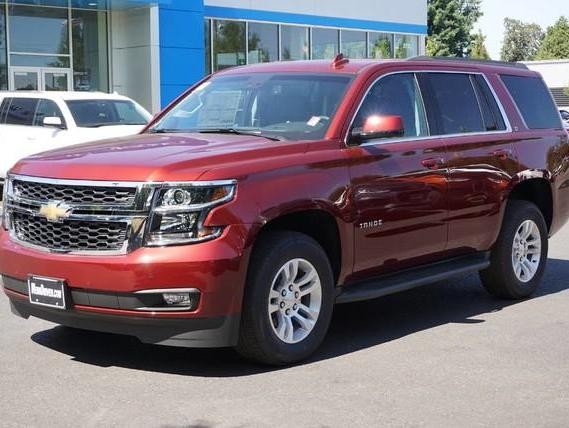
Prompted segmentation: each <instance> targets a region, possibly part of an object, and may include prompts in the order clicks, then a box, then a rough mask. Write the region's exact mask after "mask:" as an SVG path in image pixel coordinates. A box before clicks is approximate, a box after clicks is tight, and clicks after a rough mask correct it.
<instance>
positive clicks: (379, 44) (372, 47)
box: [369, 33, 393, 59]
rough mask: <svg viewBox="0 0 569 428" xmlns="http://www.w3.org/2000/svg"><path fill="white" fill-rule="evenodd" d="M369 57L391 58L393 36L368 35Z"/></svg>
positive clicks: (385, 34)
mask: <svg viewBox="0 0 569 428" xmlns="http://www.w3.org/2000/svg"><path fill="white" fill-rule="evenodd" d="M369 56H370V58H374V59H386V58H393V35H392V34H387V33H369Z"/></svg>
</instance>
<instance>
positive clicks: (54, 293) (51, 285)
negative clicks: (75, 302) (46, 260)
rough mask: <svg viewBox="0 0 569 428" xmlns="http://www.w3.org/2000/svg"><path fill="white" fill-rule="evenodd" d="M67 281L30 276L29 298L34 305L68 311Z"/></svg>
mask: <svg viewBox="0 0 569 428" xmlns="http://www.w3.org/2000/svg"><path fill="white" fill-rule="evenodd" d="M66 288H67V285H66V281H65V280H63V279H57V278H48V277H45V276H38V275H29V276H28V297H29V301H30V303H31V304H33V305H38V306H44V307H47V308H52V309H59V310H66V309H67V303H66V299H65V294H66V291H67V290H66Z"/></svg>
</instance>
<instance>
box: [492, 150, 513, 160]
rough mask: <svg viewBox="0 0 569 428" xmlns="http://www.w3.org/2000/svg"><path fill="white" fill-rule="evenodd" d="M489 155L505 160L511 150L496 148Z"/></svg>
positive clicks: (510, 153) (509, 155)
mask: <svg viewBox="0 0 569 428" xmlns="http://www.w3.org/2000/svg"><path fill="white" fill-rule="evenodd" d="M491 155H492V156H495V157H497V158H498V159H502V160H506V159H508V158H510V157H511V156H512V151H511V150H510V149H498V150H494V151H493V152H492V153H491Z"/></svg>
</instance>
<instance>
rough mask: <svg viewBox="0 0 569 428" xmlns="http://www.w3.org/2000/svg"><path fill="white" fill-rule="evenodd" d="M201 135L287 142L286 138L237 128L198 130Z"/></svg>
mask: <svg viewBox="0 0 569 428" xmlns="http://www.w3.org/2000/svg"><path fill="white" fill-rule="evenodd" d="M197 132H199V133H200V134H236V135H249V136H251V137H260V138H266V139H268V140H272V141H285V139H284V138H282V137H279V136H277V135H269V134H263V133H261V132H254V131H244V130H240V129H236V128H217V129H215V128H211V129H210V128H207V129H198V131H197Z"/></svg>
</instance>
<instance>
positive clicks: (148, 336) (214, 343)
mask: <svg viewBox="0 0 569 428" xmlns="http://www.w3.org/2000/svg"><path fill="white" fill-rule="evenodd" d="M5 292H6V294H7V295H8V297H9V298H10V306H11V309H12V312H13V313H14V314H16V315H18V316H20V317H22V318H25V319H27V318H29V317H30V316H33V317H37V318H41V319H43V320H46V321H51V322H54V323H56V324H61V325H65V326H68V327H75V328H80V329H84V330H94V331H101V332H105V333H115V334H124V335H128V336H135V337H137V338H138V339H139V340H140V341H141V342H144V343H152V344H158V345H169V346H182V347H191V348H222V347H228V346H235V345H236V343H237V335H238V332H239V316H238V315H229V316H222V317H215V318H193V319H184V318H181V319H180V318H173V319H156V318H150V317H146V318H142V317H137V316H125V315H110V314H107V313H95V312H90V311H86V310H82V309H77V308H76V307H73V308H71V309H68V310H65V311H62V310H59V309H50V308H46V307H42V306H37V305H33V304H31V303H30V302H29V300H28V297H27V295H25V294H21V293H18V292H14V291H11V290H10V289H8V288H5Z"/></svg>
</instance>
